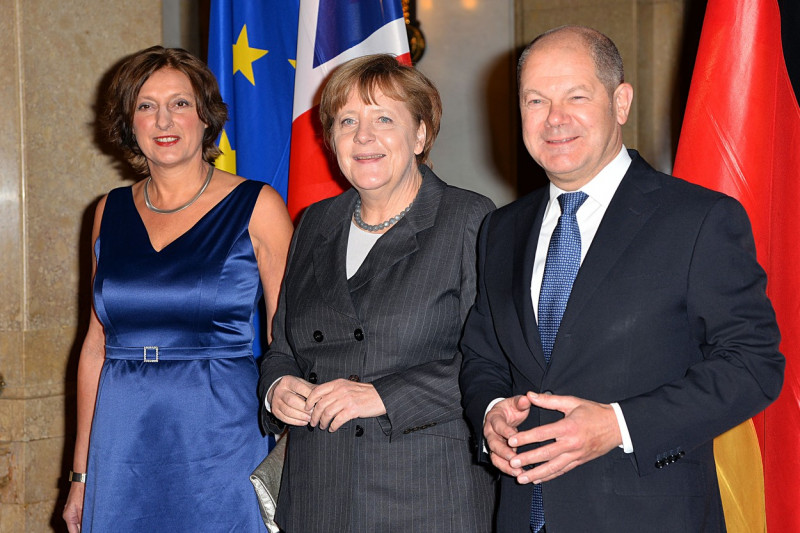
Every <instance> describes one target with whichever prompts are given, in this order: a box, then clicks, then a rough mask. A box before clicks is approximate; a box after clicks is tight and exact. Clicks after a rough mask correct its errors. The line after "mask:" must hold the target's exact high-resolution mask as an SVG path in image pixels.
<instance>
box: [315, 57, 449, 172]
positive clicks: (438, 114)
mask: <svg viewBox="0 0 800 533" xmlns="http://www.w3.org/2000/svg"><path fill="white" fill-rule="evenodd" d="M354 89H355V90H357V91H358V94H359V96H361V101H362V102H364V103H365V104H372V103H374V102H375V99H374V93H375V90H376V89H379V90H380V91H381V92H382V93H383V94H385V95H386V96H387V97H389V98H391V99H392V100H397V101H399V102H403V103H404V104H405V106H406V108H407V109H408V110H409V111H410V112H411V116H412V117H414V119H415V120H416V121H417V123H419V122H423V123H425V128H426V135H425V146H423V148H422V152H421V153H420V154H418V155H417V163H427V161H428V156H429V155H430V152H431V148H433V142H434V141H435V140H436V136H437V135H438V134H439V125H440V122H441V120H442V99H441V97H440V96H439V91H437V90H436V87H435V86H434V85H433V83H432V82H431V80H429V79H428V78H427V77H425V75H424V74H422V73H421V72H420V71H418V70H417V69H415V68H414V67H410V66H408V65H403V64H401V63H399V62H398V61H397V58H395V57H394V56H392V55H389V54H376V55H369V56H363V57H359V58H356V59H352V60H350V61H348V62H347V63H344V64H343V65H342V66H340V67H339V68H338V69H336V70H335V71H334V72H333V75H331V77H330V79H329V80H328V82H327V83H326V84H325V88H324V89H323V90H322V101H321V102H320V105H319V118H320V120H321V122H322V131H323V133H324V135H325V142H326V143H327V145H328V146H329V147H331V148H335V146H334V143H333V125H334V121H335V118H336V113H338V112H339V111H340V110H341V109H342V107H344V105H345V103H347V98H348V96H350V91H352V90H354Z"/></svg>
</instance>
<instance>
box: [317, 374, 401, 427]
mask: <svg viewBox="0 0 800 533" xmlns="http://www.w3.org/2000/svg"><path fill="white" fill-rule="evenodd" d="M305 410H306V411H307V412H309V413H311V419H310V421H309V423H310V424H311V426H312V427H315V426H317V425H319V427H320V429H327V430H328V431H330V432H334V431H336V430H337V429H339V428H340V427H342V425H344V424H345V423H347V422H348V421H350V420H352V419H354V418H373V417H376V416H380V415H384V414H386V407H385V406H384V405H383V400H382V399H381V397H380V395H379V394H378V391H377V390H375V387H374V386H373V385H372V384H370V383H358V382H355V381H350V380H348V379H335V380H333V381H329V382H327V383H323V384H322V385H317V386H316V387H315V388H314V390H313V391H312V392H311V393H310V394H309V395H308V397H307V398H306V403H305Z"/></svg>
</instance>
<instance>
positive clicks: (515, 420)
mask: <svg viewBox="0 0 800 533" xmlns="http://www.w3.org/2000/svg"><path fill="white" fill-rule="evenodd" d="M530 410H531V402H530V399H529V398H528V397H527V396H514V397H513V398H506V399H504V400H501V401H499V402H497V403H496V404H495V405H494V406H493V407H492V408H491V409H489V412H488V413H486V418H485V419H484V421H483V436H484V437H485V438H486V445H487V446H488V448H489V454H490V455H491V458H492V464H493V465H494V466H496V467H497V469H498V470H500V471H501V472H503V473H505V474H508V475H509V476H519V475H520V474H521V473H522V468H520V467H513V466H511V465H510V464H509V461H510V460H511V459H512V458H513V457H515V456H516V453H517V448H516V445H514V446H513V447H512V446H510V445H509V444H510V443H509V442H508V439H509V438H511V437H513V436H514V435H517V427H518V426H519V425H520V424H521V423H522V422H523V421H524V420H525V419H526V418H528V414H529V413H530Z"/></svg>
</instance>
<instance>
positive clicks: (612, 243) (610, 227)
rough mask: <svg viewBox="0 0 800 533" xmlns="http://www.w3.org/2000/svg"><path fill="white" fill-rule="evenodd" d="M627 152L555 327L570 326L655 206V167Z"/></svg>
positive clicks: (554, 349)
mask: <svg viewBox="0 0 800 533" xmlns="http://www.w3.org/2000/svg"><path fill="white" fill-rule="evenodd" d="M631 155H632V157H633V162H632V163H631V166H630V167H629V168H628V172H627V173H626V174H625V177H624V178H623V179H622V182H621V183H620V185H619V188H618V189H617V192H616V193H615V194H614V197H613V198H612V200H611V203H610V204H609V206H608V209H607V210H606V213H605V215H604V216H603V220H602V222H601V223H600V226H599V228H598V229H597V233H596V234H595V237H594V240H593V241H592V245H591V247H590V248H589V251H588V252H587V254H586V257H585V258H584V261H583V264H582V265H581V268H580V270H579V271H578V276H577V277H576V278H575V283H574V284H573V285H572V293H571V294H570V299H569V302H568V303H567V308H566V310H565V311H564V317H563V318H562V320H561V327H560V328H559V331H569V330H570V329H572V325H573V322H574V321H575V320H577V317H578V316H579V315H580V312H581V309H582V308H583V307H584V306H585V305H586V303H587V301H588V300H589V299H590V298H591V296H592V294H593V293H594V291H595V290H596V288H597V287H598V286H599V285H600V283H602V282H603V280H604V279H605V277H606V276H607V275H608V272H609V270H611V268H612V267H613V265H614V264H615V263H616V262H617V261H618V260H619V258H620V256H621V255H622V254H623V252H624V251H625V249H626V248H627V247H628V246H629V245H630V243H631V241H633V239H634V237H635V236H636V234H637V233H638V232H639V230H640V229H641V228H642V226H644V224H645V223H646V222H647V220H648V219H649V218H650V216H651V215H652V214H653V212H654V211H655V209H656V208H657V207H658V204H657V203H655V202H654V201H653V200H652V199H651V198H652V197H651V196H649V195H648V193H649V192H651V191H653V190H655V189H657V188H658V187H659V185H658V183H657V181H656V179H655V171H654V170H653V169H652V168H651V167H650V166H649V165H648V164H647V163H645V162H644V160H642V159H641V157H639V155H638V154H637V153H636V152H633V151H632V154H631ZM557 346H558V338H556V345H555V346H554V347H553V353H554V354H555V351H556V348H557ZM554 357H555V356H554Z"/></svg>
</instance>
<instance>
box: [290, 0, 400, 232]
mask: <svg viewBox="0 0 800 533" xmlns="http://www.w3.org/2000/svg"><path fill="white" fill-rule="evenodd" d="M381 53H388V54H392V55H395V56H397V58H398V61H400V62H402V63H405V64H408V65H410V64H411V55H410V53H409V48H408V37H407V34H406V26H405V20H404V18H403V9H402V6H401V1H400V0H301V2H300V17H299V21H298V27H297V71H296V73H295V84H294V105H293V114H292V144H291V156H290V161H289V199H288V202H287V203H288V207H289V214H290V215H291V216H292V219H294V220H295V221H296V220H298V215H299V214H300V212H301V211H302V210H303V209H304V208H305V207H307V206H308V205H310V204H312V203H314V202H317V201H319V200H322V199H324V198H329V197H331V196H334V195H337V194H339V193H341V192H342V191H344V190H345V189H346V188H347V187H349V185H348V184H347V182H346V181H345V179H344V177H342V175H341V173H340V172H339V166H338V164H337V163H336V159H335V157H333V156H332V155H331V154H330V153H329V151H328V150H327V149H326V148H325V143H324V139H323V135H322V125H321V124H320V121H319V101H320V95H321V93H322V88H323V86H324V83H325V81H326V80H327V78H328V76H329V75H330V73H331V72H332V71H333V70H334V69H335V68H336V67H338V66H339V65H341V64H342V63H345V62H346V61H348V60H350V59H353V58H356V57H360V56H365V55H370V54H381Z"/></svg>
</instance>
